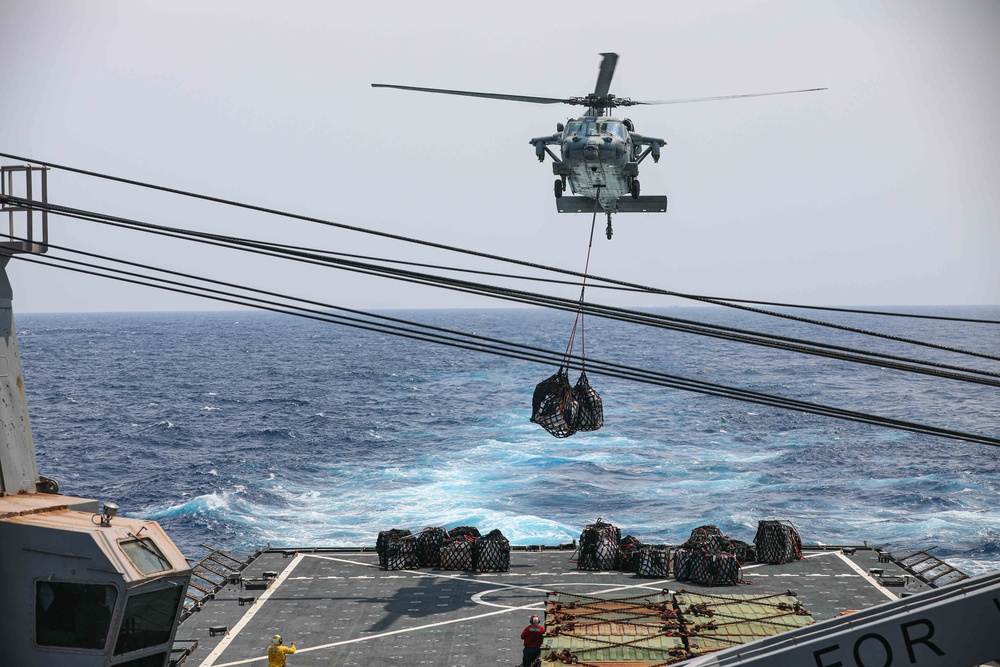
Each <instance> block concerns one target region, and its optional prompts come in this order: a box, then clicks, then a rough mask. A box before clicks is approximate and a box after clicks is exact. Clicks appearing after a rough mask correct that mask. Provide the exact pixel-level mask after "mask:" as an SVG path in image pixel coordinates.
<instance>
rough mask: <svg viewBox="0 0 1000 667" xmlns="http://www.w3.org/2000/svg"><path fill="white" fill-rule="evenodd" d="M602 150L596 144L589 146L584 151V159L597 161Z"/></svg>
mask: <svg viewBox="0 0 1000 667" xmlns="http://www.w3.org/2000/svg"><path fill="white" fill-rule="evenodd" d="M600 153H601V150H600V149H599V148H598V147H597V146H596V145H594V144H589V145H588V146H587V147H586V148H584V149H583V159H585V160H596V159H597V158H598V157H599V156H600Z"/></svg>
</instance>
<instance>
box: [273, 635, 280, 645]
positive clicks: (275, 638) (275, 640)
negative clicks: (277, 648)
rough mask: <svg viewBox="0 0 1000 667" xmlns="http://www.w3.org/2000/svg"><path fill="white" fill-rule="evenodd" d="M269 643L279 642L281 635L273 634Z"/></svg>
mask: <svg viewBox="0 0 1000 667" xmlns="http://www.w3.org/2000/svg"><path fill="white" fill-rule="evenodd" d="M271 643H272V644H280V643H281V635H275V636H273V637H271Z"/></svg>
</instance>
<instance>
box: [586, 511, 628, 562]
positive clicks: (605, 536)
mask: <svg viewBox="0 0 1000 667" xmlns="http://www.w3.org/2000/svg"><path fill="white" fill-rule="evenodd" d="M620 542H621V531H620V530H619V529H618V527H617V526H613V525H611V524H610V523H605V522H604V521H602V520H601V519H600V518H598V519H597V522H596V523H592V524H590V525H588V526H586V527H585V528H584V529H583V532H582V533H580V547H579V548H578V550H577V560H576V569H578V570H601V571H606V570H616V569H618V568H619V567H620V565H621V553H622V552H621V546H620Z"/></svg>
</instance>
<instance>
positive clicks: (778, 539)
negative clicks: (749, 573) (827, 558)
mask: <svg viewBox="0 0 1000 667" xmlns="http://www.w3.org/2000/svg"><path fill="white" fill-rule="evenodd" d="M753 543H754V544H755V545H756V547H757V561H758V562H760V563H771V564H773V565H781V564H782V563H791V562H792V561H796V560H798V559H800V558H802V537H801V536H800V535H799V531H798V530H796V528H795V526H794V525H792V522H791V521H788V522H785V521H759V522H758V523H757V535H756V536H755V537H754V538H753Z"/></svg>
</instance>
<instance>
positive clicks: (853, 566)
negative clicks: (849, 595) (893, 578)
mask: <svg viewBox="0 0 1000 667" xmlns="http://www.w3.org/2000/svg"><path fill="white" fill-rule="evenodd" d="M837 555H838V556H840V559H841V560H842V561H844V562H845V563H847V565H848V567H850V568H851V569H852V570H854V571H855V572H857V573H858V574H860V575H861V576H862V578H864V579H865V580H866V581H867V582H868V583H869V584H871V585H872V586H874V587H875V588H876V589H877V590H878V592H879V593H881V594H882V595H884V596H886V597H887V598H889V599H890V600H898V599H899V598H897V597H896V596H895V595H894V594H893V593H890V592H889V591H887V590H886V589H885V587H883V586H880V585H879V583H878V582H877V581H875V580H874V579H872V578H871V576H870V575H869V574H868V573H867V572H865V571H864V570H862V569H861V568H860V567H858V564H857V563H855V562H854V561H852V560H851V559H850V558H848V557H847V556H845V555H844V554H842V553H840V552H839V551H838V552H837Z"/></svg>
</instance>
